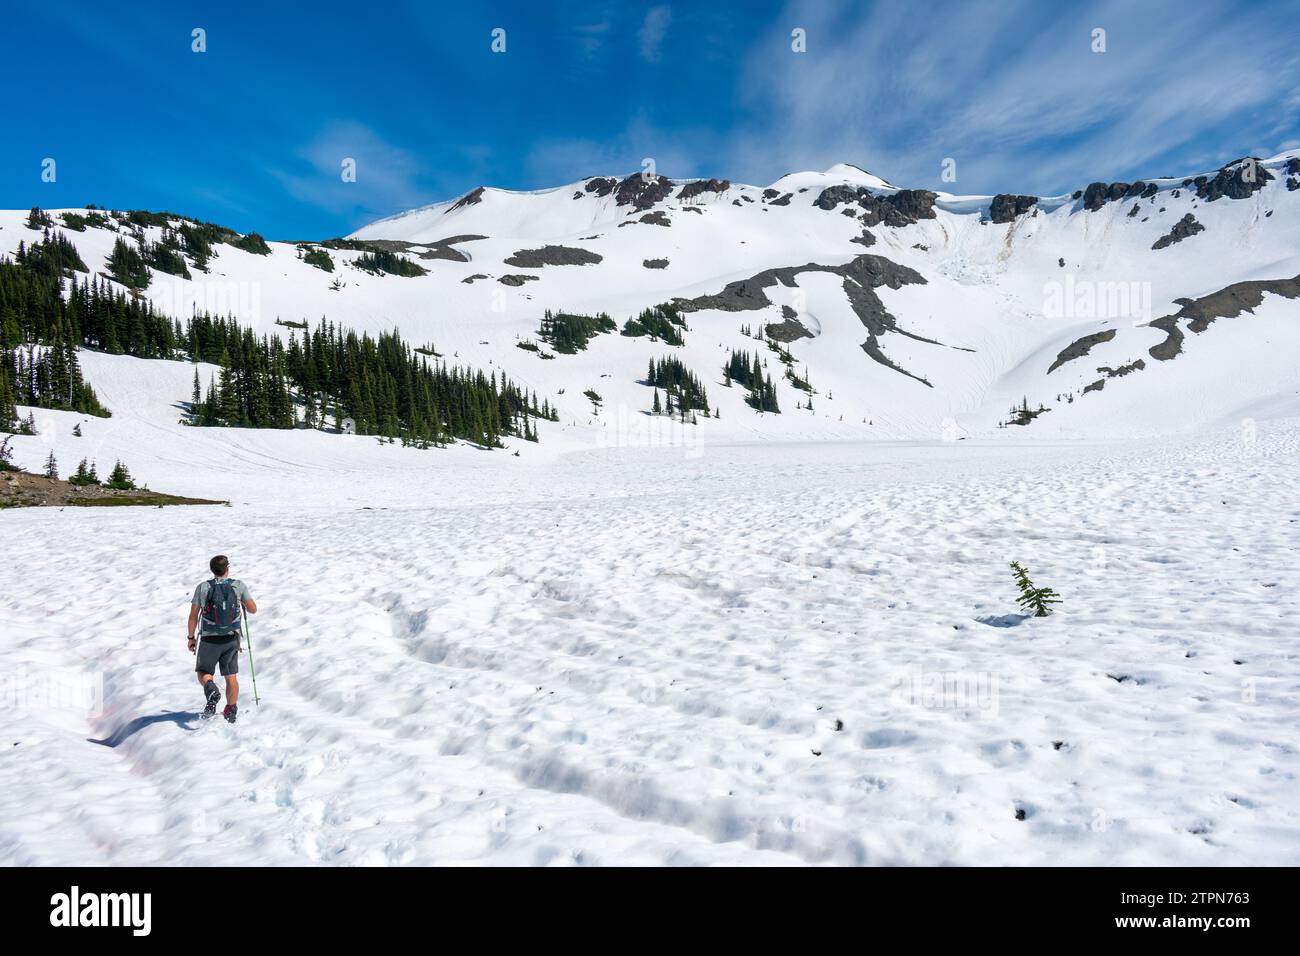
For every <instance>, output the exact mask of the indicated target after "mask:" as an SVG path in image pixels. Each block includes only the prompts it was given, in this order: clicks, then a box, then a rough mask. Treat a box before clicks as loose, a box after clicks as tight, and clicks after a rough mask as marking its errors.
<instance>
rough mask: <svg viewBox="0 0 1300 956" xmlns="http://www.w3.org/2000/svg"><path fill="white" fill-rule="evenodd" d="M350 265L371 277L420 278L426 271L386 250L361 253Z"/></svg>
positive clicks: (401, 256)
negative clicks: (369, 274)
mask: <svg viewBox="0 0 1300 956" xmlns="http://www.w3.org/2000/svg"><path fill="white" fill-rule="evenodd" d="M352 264H353V265H354V266H356V267H357V268H358V269H360V270H361V271H362V272H369V273H371V274H373V275H391V276H422V275H424V274H425V272H427V271H428V270H427V269H425V268H424V267H423V266H419V265H416V264H415V263H414V262H412V261H411V260H410V259H408V258H406V256H403V255H398V254H397V253H396V252H392V251H390V250H388V249H375V250H374V251H372V252H363V253H362V254H361V255H359V256H357V257H356V259H354V260H353V262H352Z"/></svg>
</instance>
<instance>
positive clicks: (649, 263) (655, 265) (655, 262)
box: [641, 259, 668, 269]
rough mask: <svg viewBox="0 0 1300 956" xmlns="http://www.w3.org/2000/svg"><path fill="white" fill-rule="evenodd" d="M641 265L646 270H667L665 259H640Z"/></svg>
mask: <svg viewBox="0 0 1300 956" xmlns="http://www.w3.org/2000/svg"><path fill="white" fill-rule="evenodd" d="M641 265H643V266H645V267H646V268H647V269H667V268H668V260H667V259H642V260H641Z"/></svg>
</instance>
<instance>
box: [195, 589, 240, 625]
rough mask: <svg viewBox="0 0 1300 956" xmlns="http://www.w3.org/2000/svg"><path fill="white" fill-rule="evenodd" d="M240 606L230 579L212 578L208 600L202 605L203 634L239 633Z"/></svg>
mask: <svg viewBox="0 0 1300 956" xmlns="http://www.w3.org/2000/svg"><path fill="white" fill-rule="evenodd" d="M241 610H242V605H241V604H240V602H239V595H238V594H237V593H236V592H235V582H234V581H232V580H230V578H213V580H212V581H211V582H210V583H209V585H208V600H207V603H206V604H204V605H203V632H204V633H205V634H212V635H217V634H234V633H236V632H238V631H239V614H240V611H241Z"/></svg>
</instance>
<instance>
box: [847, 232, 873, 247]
mask: <svg viewBox="0 0 1300 956" xmlns="http://www.w3.org/2000/svg"><path fill="white" fill-rule="evenodd" d="M849 242H856V243H857V244H858V245H860V246H866V247H867V248H868V249H870V248H871V247H872V246H874V245H875V244H876V237H875V236H874V235H872V234H871V230H870V229H863V230H862V235H860V236H854V237H853V238H852V239H850V240H849Z"/></svg>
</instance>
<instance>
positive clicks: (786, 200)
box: [768, 193, 794, 206]
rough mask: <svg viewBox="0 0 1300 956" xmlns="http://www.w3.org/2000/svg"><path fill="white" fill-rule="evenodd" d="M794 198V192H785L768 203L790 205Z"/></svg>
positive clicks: (771, 204)
mask: <svg viewBox="0 0 1300 956" xmlns="http://www.w3.org/2000/svg"><path fill="white" fill-rule="evenodd" d="M793 198H794V193H783V194H782V195H780V196H777V197H776V198H775V199H773V200H771V201H769V202H768V205H769V206H788V205H790V200H791V199H793Z"/></svg>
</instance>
